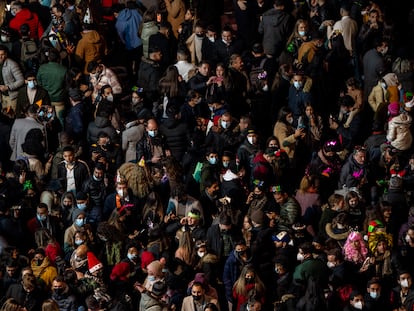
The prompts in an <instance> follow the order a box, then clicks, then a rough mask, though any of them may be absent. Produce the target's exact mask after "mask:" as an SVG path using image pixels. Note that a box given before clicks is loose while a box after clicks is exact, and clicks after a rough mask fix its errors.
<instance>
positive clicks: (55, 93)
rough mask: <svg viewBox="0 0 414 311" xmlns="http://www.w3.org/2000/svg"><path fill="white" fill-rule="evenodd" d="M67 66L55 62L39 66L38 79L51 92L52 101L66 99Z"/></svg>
mask: <svg viewBox="0 0 414 311" xmlns="http://www.w3.org/2000/svg"><path fill="white" fill-rule="evenodd" d="M65 76H66V67H65V66H62V65H61V64H58V63H55V62H49V63H47V64H43V65H41V66H40V67H39V71H38V72H37V81H38V82H39V84H40V85H41V86H43V88H45V89H46V91H47V92H48V93H49V96H50V100H51V101H52V102H63V101H64V100H65V84H66V83H65V82H66V81H65Z"/></svg>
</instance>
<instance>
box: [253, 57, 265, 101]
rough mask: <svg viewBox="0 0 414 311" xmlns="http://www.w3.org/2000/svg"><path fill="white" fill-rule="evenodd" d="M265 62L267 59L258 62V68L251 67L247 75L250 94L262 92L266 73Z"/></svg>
mask: <svg viewBox="0 0 414 311" xmlns="http://www.w3.org/2000/svg"><path fill="white" fill-rule="evenodd" d="M266 61H267V58H266V57H265V58H263V59H262V60H261V61H260V64H259V66H252V70H251V71H250V73H249V80H250V85H251V92H252V93H255V94H257V93H261V92H262V91H263V87H264V86H265V82H266V77H267V72H266V70H264V64H265V62H266Z"/></svg>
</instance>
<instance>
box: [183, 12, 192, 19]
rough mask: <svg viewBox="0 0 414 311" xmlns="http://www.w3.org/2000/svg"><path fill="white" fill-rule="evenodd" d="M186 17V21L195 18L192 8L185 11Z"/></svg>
mask: <svg viewBox="0 0 414 311" xmlns="http://www.w3.org/2000/svg"><path fill="white" fill-rule="evenodd" d="M184 19H185V20H186V21H190V20H192V19H193V14H191V11H190V10H187V11H186V12H185V15H184Z"/></svg>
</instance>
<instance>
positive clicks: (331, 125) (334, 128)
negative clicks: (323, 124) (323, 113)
mask: <svg viewBox="0 0 414 311" xmlns="http://www.w3.org/2000/svg"><path fill="white" fill-rule="evenodd" d="M329 127H330V128H331V129H332V130H336V129H337V128H338V127H339V124H338V123H336V122H335V121H334V120H332V119H329Z"/></svg>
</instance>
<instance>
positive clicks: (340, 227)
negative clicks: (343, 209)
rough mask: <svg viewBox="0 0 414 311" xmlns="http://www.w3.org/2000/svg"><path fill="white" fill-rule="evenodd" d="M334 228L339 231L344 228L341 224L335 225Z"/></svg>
mask: <svg viewBox="0 0 414 311" xmlns="http://www.w3.org/2000/svg"><path fill="white" fill-rule="evenodd" d="M336 227H337V228H338V229H340V230H341V229H343V228H344V225H342V224H336Z"/></svg>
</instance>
